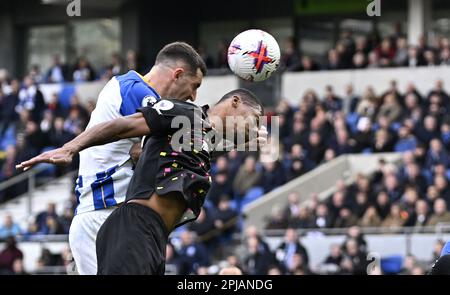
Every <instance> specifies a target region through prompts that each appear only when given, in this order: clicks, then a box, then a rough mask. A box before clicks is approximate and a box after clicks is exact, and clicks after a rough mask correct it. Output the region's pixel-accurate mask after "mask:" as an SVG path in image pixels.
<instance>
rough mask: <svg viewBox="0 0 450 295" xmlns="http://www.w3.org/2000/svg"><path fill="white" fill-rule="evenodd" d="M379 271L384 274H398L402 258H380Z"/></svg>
mask: <svg viewBox="0 0 450 295" xmlns="http://www.w3.org/2000/svg"><path fill="white" fill-rule="evenodd" d="M380 264H381V270H382V271H383V273H384V274H398V273H399V272H400V271H401V270H402V266H403V257H402V256H401V255H392V256H388V257H384V258H381V263H380Z"/></svg>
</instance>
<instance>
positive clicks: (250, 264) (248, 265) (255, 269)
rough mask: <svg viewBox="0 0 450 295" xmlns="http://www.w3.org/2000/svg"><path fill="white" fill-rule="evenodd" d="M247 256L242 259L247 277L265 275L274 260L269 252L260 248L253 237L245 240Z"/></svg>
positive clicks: (257, 241)
mask: <svg viewBox="0 0 450 295" xmlns="http://www.w3.org/2000/svg"><path fill="white" fill-rule="evenodd" d="M246 242H247V252H248V253H247V254H246V256H245V258H244V265H243V266H244V269H245V272H246V274H249V275H265V274H267V271H268V270H269V267H270V266H271V265H272V264H273V261H274V258H273V254H272V253H271V252H270V250H268V249H266V248H264V247H260V245H259V240H258V239H257V238H255V237H251V238H248V239H247V241H246Z"/></svg>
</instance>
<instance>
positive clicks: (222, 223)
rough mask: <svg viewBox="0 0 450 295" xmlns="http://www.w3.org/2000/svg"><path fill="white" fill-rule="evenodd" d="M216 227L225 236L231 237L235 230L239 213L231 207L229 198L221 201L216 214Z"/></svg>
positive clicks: (225, 197) (223, 198)
mask: <svg viewBox="0 0 450 295" xmlns="http://www.w3.org/2000/svg"><path fill="white" fill-rule="evenodd" d="M213 216H214V226H215V227H216V228H217V229H219V230H221V231H222V233H223V234H225V235H227V234H228V235H229V234H231V233H232V232H233V231H234V230H235V225H236V223H237V217H238V213H237V212H236V211H235V210H233V209H232V208H231V206H230V200H229V198H228V197H227V196H224V197H222V198H221V199H220V201H219V204H218V206H217V210H216V211H215V212H214V215H213Z"/></svg>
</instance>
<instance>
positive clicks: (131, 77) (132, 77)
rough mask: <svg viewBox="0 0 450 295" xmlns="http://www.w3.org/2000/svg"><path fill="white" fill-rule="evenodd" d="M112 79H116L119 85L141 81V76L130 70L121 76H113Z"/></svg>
mask: <svg viewBox="0 0 450 295" xmlns="http://www.w3.org/2000/svg"><path fill="white" fill-rule="evenodd" d="M113 79H116V80H117V81H119V83H120V82H126V81H141V80H142V78H141V76H140V75H139V74H138V73H137V72H136V71H133V70H130V71H128V72H126V73H125V74H122V75H117V76H114V77H113Z"/></svg>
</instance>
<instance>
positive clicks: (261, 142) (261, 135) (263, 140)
mask: <svg viewBox="0 0 450 295" xmlns="http://www.w3.org/2000/svg"><path fill="white" fill-rule="evenodd" d="M268 135H269V133H268V132H267V128H266V126H261V128H259V129H258V138H257V139H256V140H257V142H258V149H260V148H261V147H263V146H265V145H266V144H267V136H268Z"/></svg>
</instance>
